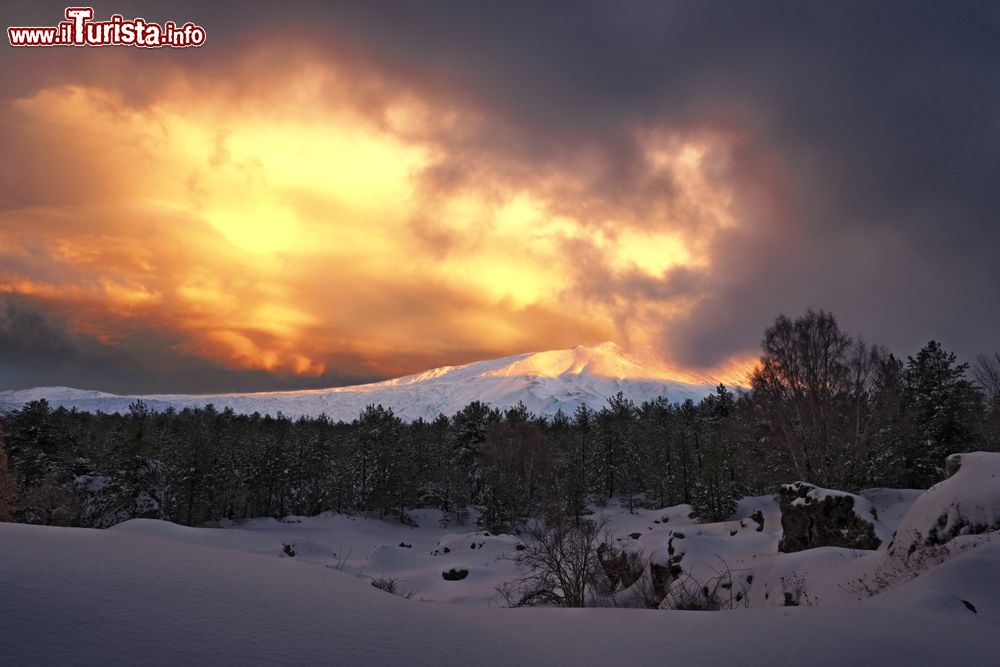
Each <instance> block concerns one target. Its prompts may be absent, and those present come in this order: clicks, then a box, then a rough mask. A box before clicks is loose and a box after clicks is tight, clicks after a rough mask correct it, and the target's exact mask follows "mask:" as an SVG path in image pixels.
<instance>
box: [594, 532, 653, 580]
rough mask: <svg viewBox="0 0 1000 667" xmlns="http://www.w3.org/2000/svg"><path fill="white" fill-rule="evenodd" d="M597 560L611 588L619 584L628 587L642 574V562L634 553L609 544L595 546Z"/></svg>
mask: <svg viewBox="0 0 1000 667" xmlns="http://www.w3.org/2000/svg"><path fill="white" fill-rule="evenodd" d="M597 561H598V562H599V563H600V564H601V567H602V568H603V569H604V574H605V575H606V576H607V577H608V583H609V584H611V588H612V589H614V588H616V587H617V586H618V585H619V584H621V587H622V588H628V587H629V586H631V585H632V584H634V583H635V582H636V581H638V580H639V577H641V576H642V564H641V563H640V562H639V558H638V557H637V556H636V554H629V553H626V552H625V551H622V550H621V549H616V548H615V547H613V546H611V545H610V544H606V543H605V544H601V545H600V546H598V547H597Z"/></svg>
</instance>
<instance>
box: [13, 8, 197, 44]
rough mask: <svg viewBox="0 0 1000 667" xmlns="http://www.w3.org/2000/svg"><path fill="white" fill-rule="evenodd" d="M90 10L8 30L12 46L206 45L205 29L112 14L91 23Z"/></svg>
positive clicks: (69, 11) (68, 11) (72, 11)
mask: <svg viewBox="0 0 1000 667" xmlns="http://www.w3.org/2000/svg"><path fill="white" fill-rule="evenodd" d="M93 18H94V8H93V7H67V8H66V20H65V21H60V22H59V25H57V26H54V27H10V28H7V39H9V40H10V45H11V46H138V47H142V48H146V49H158V48H161V47H165V46H169V47H173V48H185V47H188V46H201V45H202V44H204V43H205V29H204V28H202V27H201V26H200V25H195V24H194V23H191V22H190V21H188V22H187V23H185V24H184V25H181V26H178V25H177V24H176V23H175V22H174V21H167V22H166V23H164V24H163V25H159V24H158V23H149V22H147V21H146V19H144V18H134V19H125V18H124V17H122V15H121V14H112V15H111V18H110V19H108V20H107V21H93V20H92V19H93Z"/></svg>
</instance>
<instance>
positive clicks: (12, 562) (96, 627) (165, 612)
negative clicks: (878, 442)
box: [0, 454, 1000, 667]
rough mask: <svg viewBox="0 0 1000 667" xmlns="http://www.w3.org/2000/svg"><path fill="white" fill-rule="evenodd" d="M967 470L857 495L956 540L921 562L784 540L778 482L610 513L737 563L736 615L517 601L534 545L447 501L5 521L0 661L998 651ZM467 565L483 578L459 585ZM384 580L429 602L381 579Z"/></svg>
mask: <svg viewBox="0 0 1000 667" xmlns="http://www.w3.org/2000/svg"><path fill="white" fill-rule="evenodd" d="M962 463H963V465H962V468H961V470H959V472H958V473H957V474H956V475H954V476H953V477H951V478H950V479H948V480H945V481H944V482H942V483H940V484H939V485H937V486H935V487H934V488H932V489H931V490H929V491H927V492H923V493H922V492H919V491H906V490H902V491H901V490H892V489H875V490H872V491H868V492H865V493H863V494H862V495H864V496H865V498H866V499H867V501H868V502H870V503H871V504H872V505H873V506H874V507H875V508H876V511H877V512H878V516H879V521H880V522H881V523H882V524H883V527H884V528H885V529H886V530H889V531H896V530H897V529H901V528H906V527H910V528H913V527H917V526H924V525H925V524H928V525H930V526H939V525H945V526H948V529H949V534H951V533H954V536H953V537H951V539H950V541H949V542H948V543H947V544H946V545H945V546H944V547H941V546H940V545H937V546H928V545H927V544H926V542H922V543H920V544H919V545H918V547H916V549H915V550H910V549H909V548H907V550H906V551H907V554H906V555H899V554H896V553H894V549H893V548H892V547H891V546H889V545H883V546H882V547H881V548H879V549H878V550H875V551H862V550H852V549H840V548H832V547H827V548H818V549H809V550H806V551H800V552H796V553H789V554H781V553H778V551H777V544H778V541H779V540H780V538H781V530H782V528H781V519H780V511H779V508H778V505H777V504H776V503H775V501H774V499H773V498H771V497H768V496H761V497H755V498H745V499H743V500H742V501H741V502H740V503H739V505H738V507H737V512H736V515H735V518H734V519H733V520H732V521H727V522H722V523H716V524H696V523H693V522H692V520H691V519H690V518H689V517H688V514H689V511H690V508H689V507H688V506H677V507H671V508H665V509H658V510H650V509H642V510H637V511H635V512H629V511H628V510H627V509H625V508H624V507H622V506H620V505H617V504H612V505H609V506H607V507H603V508H594V509H595V516H596V518H600V517H601V516H602V515H604V516H607V517H608V518H609V520H610V522H611V526H612V529H611V530H612V535H611V538H612V539H613V540H614V542H615V544H616V545H617V546H618V547H620V548H621V549H623V550H626V551H629V550H631V551H635V552H637V553H641V554H642V555H643V557H644V558H647V559H649V560H652V561H653V562H657V561H658V560H663V559H664V555H663V554H665V553H666V552H667V550H668V549H672V556H673V557H674V558H675V559H676V558H677V557H678V556H680V563H681V566H682V567H683V569H684V571H685V573H686V574H690V575H691V576H692V577H693V578H694V579H695V580H701V579H705V578H707V577H712V576H717V574H718V573H719V571H720V570H725V571H726V572H727V573H728V576H729V578H730V579H731V581H732V582H733V588H732V589H731V590H737V591H740V592H742V593H743V594H744V595H743V597H742V599H743V600H744V602H743V603H742V604H739V605H734V606H735V607H737V608H736V609H732V610H726V611H720V612H685V611H671V610H642V609H609V608H588V609H574V610H569V609H557V608H519V609H507V608H500V607H499V606H498V603H497V599H498V596H497V594H496V590H495V587H496V586H497V585H498V584H500V583H502V582H504V581H509V580H510V579H512V578H513V576H515V575H516V570H515V565H514V563H513V562H512V561H511V560H509V559H508V558H507V556H509V555H511V554H513V553H516V549H517V545H518V543H519V538H518V537H515V536H511V535H499V536H497V535H491V534H489V533H487V532H485V531H482V530H474V529H471V528H469V527H460V526H448V527H442V526H441V525H440V522H441V518H442V517H441V514H440V513H438V512H436V511H434V510H420V511H415V512H413V513H412V518H413V519H414V520H415V521H416V522H417V523H418V526H417V527H411V526H403V525H401V524H399V523H390V522H384V521H380V520H378V519H373V518H363V517H357V516H354V517H352V516H344V515H335V514H326V515H321V516H317V517H287V518H286V519H284V520H283V521H276V520H273V519H256V520H251V521H246V522H242V523H240V524H239V525H224V526H221V527H215V528H207V527H206V528H188V527H183V526H178V525H175V524H171V523H167V522H162V521H152V520H133V521H127V522H125V523H122V524H119V525H118V526H115V527H114V528H111V529H107V530H91V529H73V528H49V527H38V526H25V525H15V524H0V610H2V618H0V662H2V664H4V665H7V664H11V665H48V664H60V665H63V664H81V665H84V664H85V665H91V664H100V665H135V664H153V665H156V664H212V665H216V664H220V665H221V664H241V665H243V664H295V665H301V664H352V665H353V664H359V665H360V664H365V665H370V664H390V665H391V664H406V665H422V664H487V665H490V664H497V665H512V664H539V665H559V664H574V665H580V664H629V665H633V664H663V663H674V664H698V665H733V664H739V665H775V664H784V665H800V664H801V665H810V667H816V666H822V665H879V666H880V667H882V666H885V665H906V666H907V667H919V666H922V665H928V666H929V665H934V666H935V667H940V666H945V665H963V666H973V667H974V666H978V665H983V666H985V665H996V664H998V663H997V656H998V655H1000V602H998V601H1000V577H998V576H997V572H998V571H1000V534H998V533H997V532H996V529H995V528H990V526H989V525H986V526H985V528H982V526H978V527H977V526H976V525H975V524H969V525H970V526H971V527H970V528H969V530H966V531H964V532H963V531H961V530H952V528H951V527H952V526H956V525H957V526H962V525H965V524H964V523H963V519H962V518H961V517H962V516H966V515H968V516H972V517H976V518H978V519H982V520H983V521H987V520H988V521H994V520H995V519H996V518H997V510H1000V487H998V486H997V484H996V479H997V472H998V470H1000V455H996V454H966V455H963V458H962ZM956 499H957V500H956ZM962 499H968V500H969V502H968V503H966V505H967V506H968V512H966V511H965V510H962V509H961V508H959V509H956V507H955V505H956V502H957V504H958V505H960V506H961V505H962V504H963V500H962ZM758 511H759V514H758ZM755 515H756V519H755V518H754V517H755ZM761 516H762V517H763V525H761V524H760V522H759V521H758V519H759V518H760V517H761ZM941 516H944V517H945V520H944V521H945V523H942V520H941V519H940V517H941ZM980 528H982V530H980ZM907 534H908V535H912V531H910V530H909V529H908V532H907ZM923 534H925V535H926V533H923ZM901 536H902V533H900V534H899V535H898V537H901ZM292 554H294V555H292ZM914 554H916V555H917V556H920V555H921V554H922V555H923V556H922V557H921V558H915V556H914ZM450 570H467V571H468V575H467V576H466V577H465V578H464V579H461V580H459V581H449V580H446V579H445V578H444V577H443V576H442V573H444V572H447V571H450ZM382 579H392V580H394V581H395V584H396V587H397V591H398V592H400V593H403V594H407V593H411V592H412V594H413V595H412V598H411V599H404V598H403V597H399V596H395V595H390V594H388V593H386V592H383V591H381V590H378V589H376V588H375V587H373V586H372V582H373V581H378V580H382ZM875 593H878V594H875ZM789 596H791V598H789ZM626 598H627V596H625V595H624V594H623V595H622V596H621V597H620V601H622V602H625V601H626ZM790 599H791V600H792V601H793V602H794V603H796V604H798V605H799V606H785V605H786V604H787V603H788V602H789V600H790ZM435 603H438V604H435ZM441 603H450V604H441Z"/></svg>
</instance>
